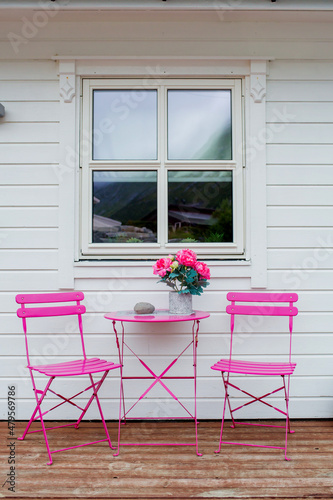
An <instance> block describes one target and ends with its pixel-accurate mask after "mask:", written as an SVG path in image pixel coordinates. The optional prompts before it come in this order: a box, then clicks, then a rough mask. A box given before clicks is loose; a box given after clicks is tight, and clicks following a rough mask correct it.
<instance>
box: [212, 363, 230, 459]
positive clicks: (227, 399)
mask: <svg viewBox="0 0 333 500" xmlns="http://www.w3.org/2000/svg"><path fill="white" fill-rule="evenodd" d="M221 375H222V380H223V385H224V402H223V413H222V421H221V432H220V442H219V447H218V449H217V450H215V453H220V451H221V445H222V436H223V427H224V417H225V408H226V404H227V401H228V405H229V409H230V402H229V395H228V386H227V381H226V380H225V379H224V373H223V372H221ZM230 414H231V418H232V420H233V417H232V413H231V411H230Z"/></svg>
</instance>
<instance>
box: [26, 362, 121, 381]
mask: <svg viewBox="0 0 333 500" xmlns="http://www.w3.org/2000/svg"><path fill="white" fill-rule="evenodd" d="M29 368H30V369H31V370H35V371H37V372H39V373H42V374H43V375H47V376H49V377H52V376H57V377H65V376H79V375H87V374H90V373H99V372H103V371H108V370H114V369H115V368H120V365H119V364H115V363H112V362H111V361H105V360H102V359H99V358H90V359H86V360H78V361H76V362H71V361H70V362H65V363H58V364H54V365H35V366H34V365H33V366H30V367H29Z"/></svg>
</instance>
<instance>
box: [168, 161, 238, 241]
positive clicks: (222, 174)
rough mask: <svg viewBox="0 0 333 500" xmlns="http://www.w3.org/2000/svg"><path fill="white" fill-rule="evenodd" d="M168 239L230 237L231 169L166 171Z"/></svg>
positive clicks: (225, 239) (220, 239)
mask: <svg viewBox="0 0 333 500" xmlns="http://www.w3.org/2000/svg"><path fill="white" fill-rule="evenodd" d="M168 241H169V243H178V242H182V243H200V242H201V243H221V242H222V243H226V242H229V243H230V242H232V241H233V223H232V173H231V172H230V171H213V170H210V171H198V170H194V171H179V170H178V171H169V172H168Z"/></svg>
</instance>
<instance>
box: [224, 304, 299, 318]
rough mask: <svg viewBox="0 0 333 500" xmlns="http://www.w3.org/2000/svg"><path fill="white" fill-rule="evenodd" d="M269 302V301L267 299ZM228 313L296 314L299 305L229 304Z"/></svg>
mask: <svg viewBox="0 0 333 500" xmlns="http://www.w3.org/2000/svg"><path fill="white" fill-rule="evenodd" d="M266 302H267V301H266ZM226 311H227V313H228V314H244V315H248V314H249V315H256V316H296V315H297V313H298V310H297V307H294V306H291V307H286V306H274V305H272V306H271V305H260V306H252V305H251V306H243V305H241V306H239V305H228V306H227V309H226Z"/></svg>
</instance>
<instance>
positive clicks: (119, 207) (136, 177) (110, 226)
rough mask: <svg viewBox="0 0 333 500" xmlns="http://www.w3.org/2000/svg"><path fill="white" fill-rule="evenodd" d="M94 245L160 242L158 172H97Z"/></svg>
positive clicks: (94, 186) (95, 173) (94, 199)
mask: <svg viewBox="0 0 333 500" xmlns="http://www.w3.org/2000/svg"><path fill="white" fill-rule="evenodd" d="M92 241H93V243H151V242H156V241H157V172H155V171H149V172H147V171H112V172H105V171H94V172H93V235H92Z"/></svg>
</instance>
